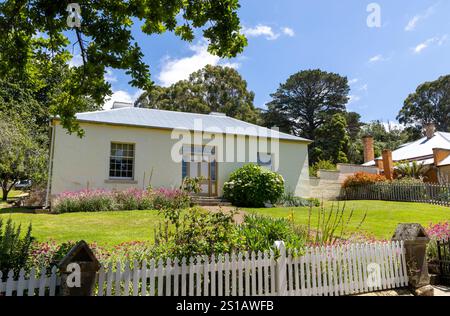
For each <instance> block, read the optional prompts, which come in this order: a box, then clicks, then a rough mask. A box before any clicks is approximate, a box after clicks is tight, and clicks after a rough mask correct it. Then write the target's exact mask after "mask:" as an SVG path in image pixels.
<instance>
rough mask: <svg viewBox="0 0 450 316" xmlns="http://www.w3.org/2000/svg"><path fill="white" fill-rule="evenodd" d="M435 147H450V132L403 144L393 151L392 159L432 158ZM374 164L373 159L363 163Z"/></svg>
mask: <svg viewBox="0 0 450 316" xmlns="http://www.w3.org/2000/svg"><path fill="white" fill-rule="evenodd" d="M434 148H442V149H450V133H444V132H436V133H435V134H434V137H433V138H431V139H428V138H427V137H423V138H421V139H419V140H417V141H415V142H412V143H410V144H407V145H405V146H402V147H400V148H399V149H397V150H394V151H393V152H392V160H393V161H402V160H424V159H418V158H430V159H431V158H432V157H433V149H434ZM378 159H382V157H379V158H378ZM374 165H375V161H373V160H372V161H369V162H367V163H365V164H363V166H374Z"/></svg>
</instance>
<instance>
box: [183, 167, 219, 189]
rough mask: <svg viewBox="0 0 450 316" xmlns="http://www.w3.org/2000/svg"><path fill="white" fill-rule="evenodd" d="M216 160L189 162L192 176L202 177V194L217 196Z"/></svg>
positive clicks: (190, 175)
mask: <svg viewBox="0 0 450 316" xmlns="http://www.w3.org/2000/svg"><path fill="white" fill-rule="evenodd" d="M215 164H216V163H215V162H189V163H188V166H189V174H188V177H190V178H202V181H201V182H200V189H201V192H200V195H205V196H215V195H217V193H216V192H217V191H216V177H215V169H216V166H215Z"/></svg>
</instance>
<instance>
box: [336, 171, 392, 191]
mask: <svg viewBox="0 0 450 316" xmlns="http://www.w3.org/2000/svg"><path fill="white" fill-rule="evenodd" d="M384 181H386V177H385V176H382V175H378V174H370V173H364V172H358V173H355V174H354V175H353V176H350V177H348V178H347V179H345V181H344V183H343V185H342V187H343V188H349V187H356V186H360V185H368V184H374V183H378V182H384Z"/></svg>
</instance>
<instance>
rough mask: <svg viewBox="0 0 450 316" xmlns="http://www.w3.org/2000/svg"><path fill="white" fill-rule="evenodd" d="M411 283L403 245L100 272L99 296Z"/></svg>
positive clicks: (302, 291) (261, 292)
mask: <svg viewBox="0 0 450 316" xmlns="http://www.w3.org/2000/svg"><path fill="white" fill-rule="evenodd" d="M407 284H408V278H407V272H406V262H405V255H404V247H403V243H402V242H389V243H374V244H350V245H345V246H337V247H320V248H318V247H316V248H314V247H313V248H307V249H306V251H305V253H304V254H303V255H302V256H297V255H295V254H293V253H291V252H288V253H286V251H285V249H284V246H283V244H281V247H280V248H279V256H278V257H277V258H276V257H275V254H274V253H273V252H265V253H258V254H255V253H251V254H243V253H240V254H237V255H236V254H231V255H225V256H218V257H215V256H212V257H210V258H207V257H196V258H189V259H183V260H181V261H178V260H175V261H173V262H172V261H171V260H167V261H166V262H163V261H162V260H160V261H159V262H155V261H153V260H152V261H150V262H149V263H147V262H145V261H144V262H142V264H141V265H140V264H139V263H137V262H134V263H133V264H132V265H131V264H130V263H126V264H125V266H124V267H122V266H121V265H120V263H118V264H117V266H116V267H113V266H112V265H110V266H109V267H108V268H102V269H101V270H100V271H99V282H98V295H99V296H104V295H107V296H110V295H115V296H128V295H133V296H140V295H142V296H146V295H150V296H180V295H181V296H274V295H295V296H328V295H331V296H340V295H351V294H359V293H367V292H372V291H378V290H387V289H393V288H399V287H404V286H406V285H407Z"/></svg>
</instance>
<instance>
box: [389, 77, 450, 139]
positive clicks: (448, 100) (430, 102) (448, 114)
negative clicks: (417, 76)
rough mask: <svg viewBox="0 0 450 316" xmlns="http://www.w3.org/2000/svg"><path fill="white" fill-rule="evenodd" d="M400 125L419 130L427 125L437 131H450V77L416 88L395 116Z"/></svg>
mask: <svg viewBox="0 0 450 316" xmlns="http://www.w3.org/2000/svg"><path fill="white" fill-rule="evenodd" d="M397 119H398V120H399V122H400V123H402V124H408V125H412V126H414V127H416V128H421V127H422V126H423V125H425V124H428V123H434V124H436V127H437V129H438V130H440V131H443V132H448V131H449V130H450V75H447V76H442V77H440V78H438V79H437V80H435V81H431V82H425V83H423V84H421V85H420V86H418V87H417V89H416V91H415V92H414V93H411V94H410V95H409V96H408V97H407V98H406V100H405V102H404V105H403V108H402V109H401V110H400V113H399V114H398V116H397Z"/></svg>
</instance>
